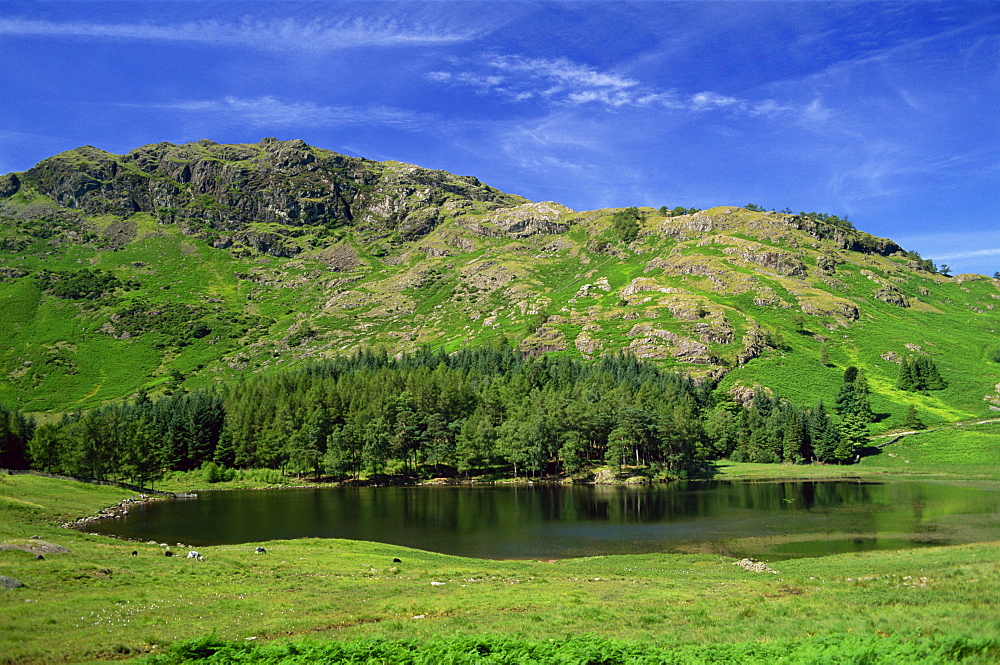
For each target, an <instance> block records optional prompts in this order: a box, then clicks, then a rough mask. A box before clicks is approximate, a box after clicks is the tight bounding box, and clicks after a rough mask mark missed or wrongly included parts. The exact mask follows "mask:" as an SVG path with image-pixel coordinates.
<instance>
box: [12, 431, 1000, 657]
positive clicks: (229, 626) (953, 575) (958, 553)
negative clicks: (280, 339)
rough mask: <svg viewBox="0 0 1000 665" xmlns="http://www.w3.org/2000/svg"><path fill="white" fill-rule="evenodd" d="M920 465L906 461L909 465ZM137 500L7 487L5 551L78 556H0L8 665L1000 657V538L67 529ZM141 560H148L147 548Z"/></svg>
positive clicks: (33, 482) (977, 456) (953, 456)
mask: <svg viewBox="0 0 1000 665" xmlns="http://www.w3.org/2000/svg"><path fill="white" fill-rule="evenodd" d="M996 433H997V428H996V425H989V426H980V427H975V428H970V429H968V430H962V431H960V432H957V433H956V432H932V433H927V434H921V435H916V436H913V437H910V438H908V439H903V440H902V441H901V442H900V443H897V444H892V445H890V446H889V447H888V448H887V450H896V451H897V452H896V453H895V454H896V457H894V458H889V457H886V458H885V460H891V463H890V462H886V461H885V460H882V459H881V458H882V456H879V457H878V458H874V457H873V458H869V459H871V460H875V459H880V462H879V463H878V464H872V463H864V462H863V463H862V464H861V465H860V466H853V467H826V468H825V469H824V468H822V467H818V466H817V467H780V466H777V465H757V466H761V467H763V466H767V467H769V468H770V469H771V470H772V471H773V470H776V469H782V470H784V471H786V472H787V473H786V475H788V476H794V477H802V476H801V475H799V473H798V472H803V471H804V472H805V473H806V474H809V473H811V470H812V469H823V470H826V471H834V470H838V471H839V470H841V469H843V470H854V471H855V472H857V473H862V474H864V473H872V474H887V473H892V474H898V475H899V477H904V476H906V475H908V476H909V477H912V476H913V475H915V474H918V475H922V474H924V473H930V472H935V473H938V474H942V473H943V474H950V475H951V477H953V478H958V477H960V472H961V470H963V469H967V468H969V466H970V465H969V464H968V460H970V459H971V460H976V461H977V462H978V463H980V464H985V463H990V464H991V465H992V467H993V468H994V469H995V468H997V467H998V466H1000V465H998V464H997V463H996V455H997V446H996V445H995V444H994V445H992V446H991V444H990V441H993V442H995V441H996ZM972 446H978V448H977V450H976V452H974V453H973V454H971V455H970V456H969V457H968V458H964V457H958V456H957V454H958V453H957V451H958V450H960V449H964V450H967V451H968V450H969V449H970V448H971V447H972ZM905 459H909V460H910V464H909V465H905V464H904V465H903V467H901V468H894V467H893V465H894V464H896V463H897V462H899V460H905ZM900 464H903V463H902V462H900ZM749 466H750V465H744V466H743V467H742V468H741V467H738V466H736V465H732V466H725V467H723V473H724V474H725V475H726V476H738V475H748V473H750V472H752V469H750V468H749ZM793 472H795V473H793ZM829 475H833V474H832V473H830V474H828V477H829ZM189 480H193V478H190V477H189ZM981 482H986V481H985V480H982V481H981ZM126 496H129V494H128V493H127V492H124V491H121V490H117V489H114V488H108V487H96V486H91V485H82V484H78V483H73V482H69V481H59V480H51V479H44V478H38V477H34V476H0V541H2V542H3V543H5V544H8V545H15V546H29V545H32V544H34V545H36V546H37V545H38V544H39V541H38V540H32V539H31V537H32V536H39V539H40V540H41V541H44V542H47V543H52V544H55V545H61V546H63V547H65V548H67V549H68V550H69V552H68V553H61V554H57V553H52V554H46V555H45V559H44V560H36V559H35V558H34V555H33V554H31V553H29V552H27V551H22V550H19V549H6V550H4V551H0V574H2V575H7V576H10V577H14V578H16V579H18V580H20V581H22V582H24V583H25V584H26V585H27V587H26V588H21V589H17V590H12V591H3V592H2V593H0V654H2V659H3V660H4V661H5V662H55V661H58V662H67V661H68V662H82V661H92V660H112V659H114V660H118V659H122V658H132V657H138V656H143V655H147V654H158V658H160V660H157V662H180V661H183V660H184V659H187V658H195V657H207V656H208V655H210V654H212V653H214V652H216V651H219V654H218V656H217V659H229V660H226V661H225V662H240V661H239V660H238V659H242V662H261V661H262V660H263V659H266V658H271V659H273V661H274V662H278V661H288V660H294V658H295V657H296V656H295V654H299V657H300V661H299V662H306V661H309V660H310V658H312V659H315V658H319V657H320V656H323V657H327V658H331V659H334V658H339V659H342V660H346V659H348V656H350V658H354V659H355V660H352V661H351V662H392V661H394V660H397V659H403V660H402V661H401V662H440V661H439V660H436V659H440V658H444V657H445V656H447V658H448V659H450V660H449V661H448V662H532V661H539V662H664V661H666V662H670V660H671V659H672V660H673V661H674V662H773V660H774V659H775V658H777V657H778V656H781V655H784V656H785V657H786V660H785V661H784V662H816V663H818V662H871V663H874V662H885V663H889V662H941V661H942V660H948V659H962V660H968V661H969V662H993V661H995V659H996V658H997V657H998V656H1000V643H998V642H997V636H998V635H1000V611H998V607H997V600H996V599H997V598H1000V563H998V562H1000V543H983V544H975V545H962V546H951V547H931V548H922V549H915V550H903V551H887V552H880V553H864V554H841V555H829V556H823V557H817V558H805V559H797V560H789V561H782V562H779V563H775V564H772V565H773V568H774V569H776V570H777V571H778V572H777V574H770V573H758V572H750V571H747V570H744V569H742V568H740V567H738V566H735V565H733V560H732V559H727V558H725V557H721V556H717V555H673V554H671V555H665V554H658V555H634V556H603V557H592V558H580V559H565V560H559V561H485V560H477V559H466V558H459V557H451V556H445V555H440V554H434V553H430V552H421V551H416V550H407V549H405V548H400V547H398V546H392V545H384V544H379V543H368V542H354V541H344V540H317V539H302V540H294V541H274V542H267V543H259V544H261V545H263V546H264V547H266V549H267V554H266V555H262V556H255V555H254V554H253V547H254V546H256V545H257V544H258V543H248V544H245V545H230V546H218V547H204V548H199V551H200V552H201V553H202V554H203V555H204V561H196V560H189V559H185V558H181V557H170V558H168V557H165V556H163V552H164V549H165V548H164V547H163V546H161V545H160V544H134V543H126V542H120V541H115V540H112V539H107V538H103V537H98V536H92V535H88V534H85V533H80V532H77V531H71V530H65V529H60V528H59V527H58V526H57V525H56V523H57V522H58V521H61V520H65V519H69V518H72V517H76V516H81V515H88V514H93V513H95V512H96V511H97V509H98V508H100V507H103V506H109V505H112V504H115V503H117V502H118V501H119V500H121V499H122V498H124V497H126ZM171 545H172V546H173V550H174V551H175V552H178V553H180V554H184V553H186V548H184V547H181V546H177V545H176V544H173V543H171ZM132 550H136V551H137V553H138V555H137V556H135V557H132V556H130V553H131V551H132ZM394 558H400V559H401V560H402V562H401V563H394V562H393V559H394ZM206 638H209V639H206ZM372 638H377V639H376V640H375V641H372ZM553 645H556V646H558V648H556V647H555V646H553ZM227 654H228V655H227ZM303 654H312V655H311V656H307V655H303ZM324 654H325V655H324ZM435 654H436V655H435ZM469 654H476V655H477V657H478V658H485V655H484V654H492V655H491V656H490V657H491V658H495V659H494V660H482V659H479V660H477V659H475V658H472V657H471V656H470V655H469ZM516 654H520V656H518V657H516V658H515V657H514V655H516ZM588 654H589V655H588ZM595 654H596V655H595ZM709 656H711V657H712V658H709ZM504 658H507V660H504ZM599 658H603V659H604V660H600V659H599ZM838 658H839V660H837V659H838ZM407 659H408V660H407ZM421 659H423V660H421ZM643 659H645V660H643ZM699 659H701V660H699ZM713 659H714V660H713Z"/></svg>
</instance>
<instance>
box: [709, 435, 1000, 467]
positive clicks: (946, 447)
mask: <svg viewBox="0 0 1000 665" xmlns="http://www.w3.org/2000/svg"><path fill="white" fill-rule="evenodd" d="M886 442H889V443H888V444H887V445H885V447H884V448H881V450H880V451H878V452H875V451H874V450H870V451H869V452H870V453H872V454H869V455H867V456H865V457H862V458H861V461H860V462H859V463H857V464H845V465H836V464H814V465H801V466H791V465H785V464H749V463H739V462H729V461H722V462H719V463H718V464H717V465H716V467H717V472H718V475H717V477H718V478H734V479H735V478H747V479H773V480H778V479H827V478H829V479H833V478H869V479H871V478H879V477H894V478H941V479H956V480H957V479H962V480H987V481H995V480H1000V422H984V423H978V424H969V425H961V426H959V425H952V426H948V427H941V428H939V429H933V430H927V431H923V432H917V433H914V434H908V435H905V436H901V437H899V438H898V439H897V437H895V436H887V437H882V438H878V439H873V440H872V443H873V444H886Z"/></svg>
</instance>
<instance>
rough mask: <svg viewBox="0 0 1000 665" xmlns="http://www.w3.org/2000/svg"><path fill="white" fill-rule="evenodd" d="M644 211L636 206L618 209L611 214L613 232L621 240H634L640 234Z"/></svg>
mask: <svg viewBox="0 0 1000 665" xmlns="http://www.w3.org/2000/svg"><path fill="white" fill-rule="evenodd" d="M641 220H642V213H641V212H639V209H638V208H636V207H635V206H632V207H629V208H623V209H622V210H617V211H615V213H614V214H613V215H611V233H612V234H614V236H615V237H616V238H618V240H620V241H621V242H632V241H633V240H635V239H636V238H637V237H638V236H639V222H640V221H641Z"/></svg>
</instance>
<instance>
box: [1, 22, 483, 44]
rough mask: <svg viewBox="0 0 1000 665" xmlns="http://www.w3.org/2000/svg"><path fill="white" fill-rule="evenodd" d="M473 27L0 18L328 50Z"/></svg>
mask: <svg viewBox="0 0 1000 665" xmlns="http://www.w3.org/2000/svg"><path fill="white" fill-rule="evenodd" d="M480 34H481V31H480V30H479V29H477V28H475V27H468V26H465V27H460V28H455V27H452V26H449V25H444V24H441V23H435V22H431V23H407V22H404V21H400V20H397V19H361V18H354V19H343V20H338V21H331V20H326V19H315V20H312V21H302V20H299V19H292V18H289V19H282V20H249V19H244V20H242V21H220V20H202V21H190V22H186V23H163V24H160V23H152V22H141V23H102V22H88V21H62V22H60V21H46V20H34V19H27V18H0V35H7V36H20V37H54V38H58V37H79V38H87V39H97V40H106V39H121V40H138V41H166V42H189V43H190V42H197V43H204V44H213V45H221V46H242V47H250V48H258V49H277V50H294V51H329V50H336V49H345V48H357V47H364V46H368V47H371V46H387V47H391V46H434V45H446V44H456V43H461V42H466V41H469V40H472V39H476V38H477V37H478V36H480Z"/></svg>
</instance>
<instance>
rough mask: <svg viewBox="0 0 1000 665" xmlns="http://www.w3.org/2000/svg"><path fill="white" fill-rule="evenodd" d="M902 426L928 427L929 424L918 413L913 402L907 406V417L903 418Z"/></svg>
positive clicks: (912, 427)
mask: <svg viewBox="0 0 1000 665" xmlns="http://www.w3.org/2000/svg"><path fill="white" fill-rule="evenodd" d="M901 427H903V428H904V429H927V425H925V424H924V422H923V421H922V420H920V416H918V415H917V409H916V407H914V406H913V405H912V404H911V405H909V406H908V407H907V408H906V417H905V418H903V424H902V425H901Z"/></svg>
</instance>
